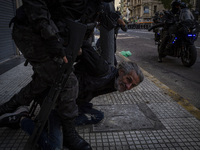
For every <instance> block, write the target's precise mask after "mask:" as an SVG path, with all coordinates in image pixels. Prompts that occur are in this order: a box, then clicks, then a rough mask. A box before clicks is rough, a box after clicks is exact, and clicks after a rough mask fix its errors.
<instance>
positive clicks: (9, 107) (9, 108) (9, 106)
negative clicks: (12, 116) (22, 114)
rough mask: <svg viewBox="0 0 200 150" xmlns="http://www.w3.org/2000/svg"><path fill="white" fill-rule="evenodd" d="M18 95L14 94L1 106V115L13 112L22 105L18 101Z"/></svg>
mask: <svg viewBox="0 0 200 150" xmlns="http://www.w3.org/2000/svg"><path fill="white" fill-rule="evenodd" d="M16 96H17V95H14V96H13V97H12V98H11V99H10V100H9V101H8V102H6V103H4V104H3V105H1V106H0V116H1V115H3V114H5V113H12V112H14V111H15V110H16V109H17V108H18V107H19V106H20V104H19V103H18V102H17V101H16Z"/></svg>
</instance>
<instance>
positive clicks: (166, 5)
mask: <svg viewBox="0 0 200 150" xmlns="http://www.w3.org/2000/svg"><path fill="white" fill-rule="evenodd" d="M159 1H161V2H162V3H163V5H164V8H165V9H170V8H171V2H172V0H159ZM182 2H185V3H186V4H188V6H189V7H191V5H190V4H189V2H190V0H182Z"/></svg>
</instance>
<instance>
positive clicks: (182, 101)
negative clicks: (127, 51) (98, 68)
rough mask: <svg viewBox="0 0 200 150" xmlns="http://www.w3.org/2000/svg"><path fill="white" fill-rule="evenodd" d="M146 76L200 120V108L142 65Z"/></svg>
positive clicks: (120, 55)
mask: <svg viewBox="0 0 200 150" xmlns="http://www.w3.org/2000/svg"><path fill="white" fill-rule="evenodd" d="M116 54H117V55H118V56H119V57H121V58H122V59H124V60H126V61H130V59H128V58H126V57H125V56H123V55H122V54H120V53H119V52H116ZM140 69H141V70H142V72H143V74H144V76H145V77H147V78H148V79H149V80H151V81H152V82H153V83H154V84H155V85H156V86H158V87H159V88H161V89H162V90H163V91H164V92H165V94H167V95H169V96H170V97H171V98H172V99H173V100H174V101H176V102H177V103H178V104H179V105H180V106H182V107H183V108H185V109H186V110H187V111H188V112H189V113H191V114H192V115H193V116H194V117H195V118H197V119H198V120H200V110H199V109H198V108H196V107H195V106H193V105H192V104H191V103H190V102H189V101H188V100H187V99H185V98H183V97H182V96H180V95H179V94H178V93H176V92H175V91H173V90H171V89H170V88H169V87H168V86H166V85H165V84H164V83H162V82H160V81H159V80H158V79H157V78H155V77H154V76H153V75H151V74H150V73H148V72H147V71H145V70H144V69H143V68H141V67H140Z"/></svg>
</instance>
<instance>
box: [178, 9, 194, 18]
mask: <svg viewBox="0 0 200 150" xmlns="http://www.w3.org/2000/svg"><path fill="white" fill-rule="evenodd" d="M186 20H194V16H193V14H192V13H191V11H190V10H189V9H188V8H184V9H182V10H181V13H180V21H186Z"/></svg>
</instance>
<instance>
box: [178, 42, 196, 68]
mask: <svg viewBox="0 0 200 150" xmlns="http://www.w3.org/2000/svg"><path fill="white" fill-rule="evenodd" d="M196 59H197V50H196V47H195V46H194V45H187V46H184V49H183V51H182V54H181V61H182V63H183V65H184V66H186V67H191V66H192V65H193V64H194V63H195V62H196Z"/></svg>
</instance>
